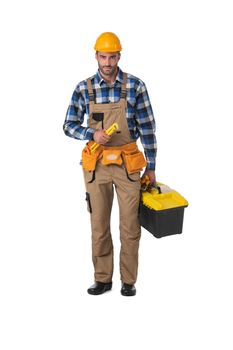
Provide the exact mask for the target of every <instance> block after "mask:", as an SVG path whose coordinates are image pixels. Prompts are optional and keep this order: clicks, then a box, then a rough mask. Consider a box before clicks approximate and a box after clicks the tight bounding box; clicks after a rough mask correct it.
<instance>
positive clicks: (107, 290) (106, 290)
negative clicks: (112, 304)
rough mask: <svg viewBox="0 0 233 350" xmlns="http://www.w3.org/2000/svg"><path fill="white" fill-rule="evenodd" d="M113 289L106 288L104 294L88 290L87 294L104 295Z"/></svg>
mask: <svg viewBox="0 0 233 350" xmlns="http://www.w3.org/2000/svg"><path fill="white" fill-rule="evenodd" d="M111 289H112V287H106V288H105V290H104V291H103V292H99V293H96V292H93V293H92V292H91V291H89V290H87V293H88V294H90V295H101V294H104V293H106V292H109V291H110V290H111Z"/></svg>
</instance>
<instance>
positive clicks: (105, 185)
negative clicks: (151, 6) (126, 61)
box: [83, 73, 146, 284]
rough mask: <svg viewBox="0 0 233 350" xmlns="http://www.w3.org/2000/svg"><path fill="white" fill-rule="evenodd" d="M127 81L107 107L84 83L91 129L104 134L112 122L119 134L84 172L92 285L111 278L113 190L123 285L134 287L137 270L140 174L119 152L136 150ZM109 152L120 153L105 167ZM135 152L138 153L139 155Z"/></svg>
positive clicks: (139, 230)
mask: <svg viewBox="0 0 233 350" xmlns="http://www.w3.org/2000/svg"><path fill="white" fill-rule="evenodd" d="M126 78H127V75H126V74H125V73H124V80H123V84H122V89H121V97H120V100H119V102H117V103H108V104H102V103H98V104H96V103H95V101H94V94H93V89H92V84H91V80H90V79H88V80H87V84H88V93H89V97H90V127H91V128H94V129H96V130H100V129H105V130H106V129H107V128H109V126H110V125H111V124H113V123H114V122H117V123H118V125H119V130H118V132H116V133H115V134H113V135H112V136H111V139H110V140H109V141H108V142H107V143H106V144H105V145H104V147H103V146H100V147H102V148H101V149H102V152H101V156H100V157H99V158H98V160H97V162H96V165H95V169H94V170H89V171H88V170H86V169H85V168H84V169H83V173H84V180H85V185H86V200H87V203H88V210H89V212H90V217H91V228H92V260H93V265H94V270H95V274H94V276H95V281H98V282H104V283H108V282H111V281H112V275H113V243H112V237H111V228H110V217H111V209H112V203H113V195H114V187H115V190H116V194H117V200H118V204H119V216H120V217H119V221H120V240H121V250H120V274H121V280H122V282H124V283H128V284H134V283H135V282H136V279H137V270H138V248H139V240H140V236H141V228H140V224H139V217H138V210H139V201H140V187H141V185H140V170H136V171H135V172H133V173H130V174H129V173H128V172H127V170H126V166H125V162H124V161H123V160H124V159H123V157H121V150H122V149H124V148H126V149H128V148H129V149H130V148H132V147H133V148H135V147H136V148H137V146H136V143H135V142H134V141H132V140H131V138H130V132H129V129H128V124H127V119H126ZM89 144H90V143H89ZM87 145H88V144H87ZM109 150H110V151H111V150H114V151H115V153H114V157H115V158H116V153H119V157H118V159H117V160H115V161H114V160H113V163H111V161H110V162H107V163H106V159H108V158H109V159H111V155H110V156H109V153H108V152H109ZM137 152H138V153H141V152H140V151H137ZM134 153H135V152H134ZM138 153H137V154H138ZM114 157H113V158H114ZM143 159H144V157H143ZM114 162H115V163H114ZM143 162H145V160H143ZM145 164H146V163H145ZM145 164H144V165H143V166H145Z"/></svg>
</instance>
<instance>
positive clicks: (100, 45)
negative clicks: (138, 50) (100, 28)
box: [94, 32, 122, 52]
mask: <svg viewBox="0 0 233 350" xmlns="http://www.w3.org/2000/svg"><path fill="white" fill-rule="evenodd" d="M94 49H95V50H96V51H100V52H118V51H121V50H122V47H121V43H120V40H119V38H118V37H117V36H116V34H114V33H111V32H105V33H102V34H101V35H100V36H99V37H98V38H97V40H96V43H95V46H94Z"/></svg>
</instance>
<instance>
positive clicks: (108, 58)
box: [106, 57, 111, 66]
mask: <svg viewBox="0 0 233 350" xmlns="http://www.w3.org/2000/svg"><path fill="white" fill-rule="evenodd" d="M106 66H111V57H106Z"/></svg>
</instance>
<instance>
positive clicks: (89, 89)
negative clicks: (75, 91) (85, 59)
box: [87, 78, 94, 102]
mask: <svg viewBox="0 0 233 350" xmlns="http://www.w3.org/2000/svg"><path fill="white" fill-rule="evenodd" d="M87 89H88V94H89V98H90V102H94V92H93V89H92V84H91V78H88V79H87Z"/></svg>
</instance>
